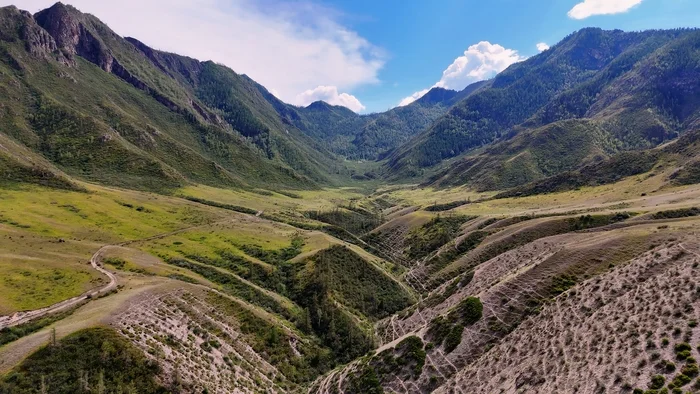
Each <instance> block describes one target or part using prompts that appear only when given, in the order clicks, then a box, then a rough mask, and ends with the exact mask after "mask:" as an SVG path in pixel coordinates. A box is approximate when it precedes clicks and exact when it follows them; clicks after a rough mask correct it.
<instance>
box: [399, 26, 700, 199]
mask: <svg viewBox="0 0 700 394" xmlns="http://www.w3.org/2000/svg"><path fill="white" fill-rule="evenodd" d="M699 40H700V32H698V31H697V30H688V29H685V30H684V29H680V30H672V31H646V32H638V33H636V32H635V33H626V32H622V31H604V30H600V29H593V28H590V29H583V30H581V31H578V32H576V33H574V34H572V35H570V36H568V37H567V38H565V39H564V40H563V41H562V42H561V43H559V44H557V45H555V46H553V47H552V48H551V49H549V50H547V51H545V52H543V53H541V54H539V55H536V56H534V57H532V58H530V59H527V60H525V61H523V62H521V63H516V64H514V65H512V66H511V67H509V68H508V69H507V70H505V71H503V72H502V73H500V74H499V75H498V76H496V78H494V79H493V80H492V81H491V82H490V85H489V86H488V87H487V88H484V89H481V90H480V91H478V92H476V93H475V94H473V95H471V96H470V97H468V98H466V99H464V100H462V101H460V102H459V103H457V104H456V105H455V106H454V107H453V108H451V109H450V111H449V112H448V113H447V114H446V115H445V116H444V117H442V118H440V119H438V120H437V121H436V122H435V124H433V125H432V126H431V127H430V128H429V129H428V130H426V131H425V132H423V133H421V134H420V135H418V136H417V137H415V138H414V139H413V140H412V141H411V142H409V143H408V144H406V145H404V146H402V147H400V148H399V149H397V150H396V152H395V153H394V154H392V156H391V157H390V158H389V161H388V163H387V170H386V173H387V174H388V176H389V177H393V178H401V177H405V176H415V175H420V174H422V173H423V169H424V168H427V167H431V166H435V165H437V164H439V163H440V162H441V161H442V160H445V159H448V158H452V157H456V156H460V155H463V154H465V153H470V152H473V153H471V154H470V155H469V156H468V157H467V158H465V159H464V160H463V161H461V162H458V163H457V164H456V165H454V166H453V167H452V168H450V169H448V170H446V171H445V172H444V173H442V174H438V175H437V176H436V178H435V180H439V182H438V184H444V185H448V184H452V185H455V184H465V183H469V184H471V185H473V186H476V187H478V188H481V189H503V188H507V187H512V186H516V185H520V184H523V183H526V182H529V181H532V180H534V179H540V178H542V177H546V176H551V175H554V174H556V173H558V172H561V171H566V170H573V169H575V168H577V167H580V166H581V165H585V164H588V163H591V162H592V161H596V160H600V159H601V158H605V157H608V156H609V155H611V154H614V153H616V152H619V151H624V150H635V149H642V148H649V147H653V146H656V145H658V144H660V143H662V142H664V141H668V140H670V139H673V138H675V137H677V136H678V135H679V134H680V133H682V132H684V131H686V130H690V129H692V128H694V127H697V125H698V121H699V119H700V112H699V111H698V102H699V101H698V91H700V89H699V86H698V80H699V79H698V75H700V66H698V58H699V57H700V55H699V51H698V49H697V48H698V45H697V42H698V41H699ZM581 138H583V140H581ZM494 143H495V145H494ZM481 147H484V149H483V151H479V150H478V148H481ZM475 150H476V151H475ZM579 150H581V151H580V152H579ZM572 153H575V154H576V155H578V157H577V158H575V159H572V158H569V157H566V156H568V155H569V154H572ZM561 160H564V161H561ZM513 171H518V172H519V173H513Z"/></svg>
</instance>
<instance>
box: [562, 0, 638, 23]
mask: <svg viewBox="0 0 700 394" xmlns="http://www.w3.org/2000/svg"><path fill="white" fill-rule="evenodd" d="M642 1H643V0H583V1H582V2H581V3H578V4H576V5H575V6H574V8H572V9H571V11H569V13H568V15H569V18H572V19H586V18H588V17H590V16H593V15H610V14H619V13H621V12H627V11H629V10H630V9H631V8H632V7H634V6H636V5H639V4H641V3H642Z"/></svg>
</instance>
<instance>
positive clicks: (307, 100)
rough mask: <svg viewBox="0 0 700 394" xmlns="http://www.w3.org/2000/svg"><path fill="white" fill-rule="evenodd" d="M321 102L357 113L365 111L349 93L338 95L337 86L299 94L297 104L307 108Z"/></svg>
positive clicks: (317, 88)
mask: <svg viewBox="0 0 700 394" xmlns="http://www.w3.org/2000/svg"><path fill="white" fill-rule="evenodd" d="M319 100H321V101H325V102H327V103H328V104H332V105H342V106H343V107H347V108H350V109H351V110H353V111H355V112H360V111H363V110H364V109H365V106H364V105H362V103H361V102H360V100H358V99H357V97H355V96H353V95H351V94H347V93H338V88H337V87H336V86H318V87H316V88H314V89H309V90H307V91H305V92H303V93H301V94H299V95H298V96H297V100H296V102H298V103H300V105H304V106H306V105H309V104H311V103H313V102H314V101H319Z"/></svg>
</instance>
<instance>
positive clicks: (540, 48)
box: [537, 42, 549, 52]
mask: <svg viewBox="0 0 700 394" xmlns="http://www.w3.org/2000/svg"><path fill="white" fill-rule="evenodd" d="M547 49H549V45H547V44H546V43H544V42H540V43H539V44H537V50H538V51H540V52H544V51H546V50H547Z"/></svg>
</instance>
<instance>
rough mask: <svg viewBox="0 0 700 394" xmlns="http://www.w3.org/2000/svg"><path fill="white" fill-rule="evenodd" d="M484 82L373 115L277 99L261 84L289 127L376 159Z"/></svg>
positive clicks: (352, 154) (347, 153) (356, 156)
mask: <svg viewBox="0 0 700 394" xmlns="http://www.w3.org/2000/svg"><path fill="white" fill-rule="evenodd" d="M483 84H485V82H479V83H475V84H473V85H470V86H469V87H467V88H466V89H464V90H463V91H461V92H456V91H454V90H448V89H443V88H433V89H432V90H431V91H429V92H428V93H427V94H426V95H425V96H423V97H421V98H420V99H418V100H416V101H415V102H413V103H411V104H409V105H406V106H402V107H396V108H393V109H390V110H388V111H386V112H382V113H375V114H370V115H358V114H356V113H354V112H352V111H351V110H349V109H347V108H345V107H342V106H334V105H330V104H328V103H325V102H323V101H317V102H314V103H311V104H310V105H309V106H307V107H303V108H300V107H294V106H291V105H288V104H285V103H283V102H282V101H280V100H279V99H277V98H276V97H275V96H273V95H272V94H271V93H269V92H268V91H267V89H265V88H264V87H263V86H260V85H258V88H259V90H260V91H261V92H262V94H263V95H264V96H265V98H266V99H267V100H268V101H269V102H270V103H271V104H272V105H273V106H274V107H275V108H276V109H277V112H278V113H279V115H280V117H281V118H282V121H283V122H284V123H286V124H288V125H290V127H296V128H298V129H299V130H302V131H303V132H304V133H306V134H307V135H309V136H310V137H312V138H313V139H314V140H315V141H318V142H319V143H321V144H322V145H323V146H324V147H325V148H327V149H328V150H330V151H332V152H334V153H336V154H338V155H341V156H343V157H346V158H348V159H351V160H376V159H382V158H384V157H386V156H387V155H388V154H389V153H390V152H391V151H392V150H393V149H395V148H397V147H399V146H400V145H402V144H403V143H406V142H407V141H408V140H409V139H410V138H411V137H413V136H415V135H416V134H418V133H420V132H421V131H423V130H425V129H426V128H427V127H429V126H430V125H431V124H432V123H433V122H434V121H435V120H436V119H438V118H439V117H440V116H442V115H444V114H445V113H446V112H447V110H448V109H449V108H450V107H451V106H452V105H454V104H455V103H456V102H457V101H459V100H460V99H462V98H464V97H467V96H469V95H470V94H471V93H472V92H474V91H475V90H477V89H478V88H480V87H481V86H482V85H483Z"/></svg>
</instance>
